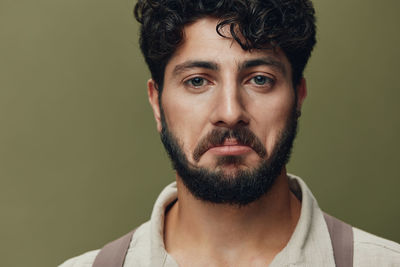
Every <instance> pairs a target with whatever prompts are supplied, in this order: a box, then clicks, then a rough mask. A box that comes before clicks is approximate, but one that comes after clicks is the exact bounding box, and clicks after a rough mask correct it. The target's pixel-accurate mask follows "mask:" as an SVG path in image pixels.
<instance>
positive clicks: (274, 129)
mask: <svg viewBox="0 0 400 267" xmlns="http://www.w3.org/2000/svg"><path fill="white" fill-rule="evenodd" d="M293 105H294V94H290V93H288V94H286V95H285V97H282V96H281V97H271V98H268V99H265V100H264V101H263V103H262V104H261V105H260V106H259V108H258V112H257V114H258V115H257V117H258V118H257V119H256V124H258V125H259V127H258V126H255V127H257V128H258V130H259V131H260V138H261V141H262V142H263V143H264V145H265V148H266V150H267V155H269V154H270V153H271V151H273V149H274V147H275V145H276V143H277V141H278V138H279V137H280V136H281V134H282V132H283V130H284V129H285V127H286V124H287V121H288V119H289V117H290V116H291V113H292V110H293Z"/></svg>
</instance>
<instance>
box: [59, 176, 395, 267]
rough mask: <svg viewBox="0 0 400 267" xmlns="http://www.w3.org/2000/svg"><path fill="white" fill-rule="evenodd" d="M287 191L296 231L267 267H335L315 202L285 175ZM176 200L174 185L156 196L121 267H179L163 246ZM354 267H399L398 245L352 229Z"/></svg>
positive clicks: (77, 265)
mask: <svg viewBox="0 0 400 267" xmlns="http://www.w3.org/2000/svg"><path fill="white" fill-rule="evenodd" d="M288 177H289V184H290V189H291V190H292V192H293V193H294V194H295V195H296V196H297V197H298V198H299V199H300V200H301V214H300V218H299V221H298V223H297V225H296V228H295V230H294V232H293V234H292V236H291V238H290V240H289V242H288V243H287V245H286V246H285V247H284V248H283V250H282V251H281V252H279V253H278V254H277V255H276V256H275V258H274V259H273V261H272V262H271V264H270V265H269V266H270V267H278V266H279V267H283V266H287V267H289V266H298V267H320V266H323V267H334V266H335V262H334V258H333V250H332V244H331V240H330V237H329V232H328V228H327V226H326V223H325V219H324V216H323V213H322V211H321V209H320V208H319V207H318V204H317V201H316V200H315V198H314V196H313V195H312V193H311V191H310V190H309V189H308V187H307V186H306V184H305V183H304V182H303V180H301V179H300V178H299V177H296V176H294V175H290V174H289V175H288ZM176 198H177V188H176V183H175V182H174V183H172V184H170V185H168V186H167V187H166V188H164V190H163V191H162V192H161V194H160V195H159V197H158V199H157V201H156V203H155V205H154V208H153V212H152V215H151V219H150V221H147V222H145V223H144V224H142V225H141V226H139V227H138V228H137V229H136V231H135V233H134V235H133V238H132V241H131V243H130V247H129V249H128V253H127V255H126V259H125V263H124V267H178V266H179V265H178V264H177V262H176V261H175V260H174V259H173V258H172V257H171V256H170V255H169V254H168V253H167V251H166V250H165V247H164V242H163V236H164V234H163V232H164V214H165V209H166V208H167V207H168V205H169V204H170V203H172V202H173V201H175V200H176ZM353 232H354V267H377V266H379V267H386V266H390V267H392V266H393V267H399V266H400V245H399V244H397V243H395V242H392V241H389V240H386V239H383V238H380V237H377V236H374V235H372V234H369V233H366V232H364V231H362V230H359V229H357V228H354V227H353ZM98 252H99V250H95V251H90V252H87V253H85V254H83V255H81V256H78V257H75V258H72V259H69V260H67V261H66V262H64V263H63V264H61V265H60V267H89V266H92V264H93V261H94V259H95V257H96V255H97V253H98Z"/></svg>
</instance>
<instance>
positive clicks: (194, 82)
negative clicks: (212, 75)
mask: <svg viewBox="0 0 400 267" xmlns="http://www.w3.org/2000/svg"><path fill="white" fill-rule="evenodd" d="M186 83H188V84H189V85H191V86H194V87H200V86H203V85H204V84H205V83H206V80H205V79H204V78H201V77H194V78H192V79H190V80H188V81H187V82H186Z"/></svg>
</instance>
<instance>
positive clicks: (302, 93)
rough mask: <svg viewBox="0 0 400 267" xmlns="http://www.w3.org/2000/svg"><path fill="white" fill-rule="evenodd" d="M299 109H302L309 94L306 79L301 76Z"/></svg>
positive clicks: (298, 93) (298, 86) (298, 87)
mask: <svg viewBox="0 0 400 267" xmlns="http://www.w3.org/2000/svg"><path fill="white" fill-rule="evenodd" d="M296 89H297V103H296V104H297V111H300V110H301V107H302V105H303V102H304V100H305V98H306V96H307V85H306V80H305V79H304V78H301V80H300V83H299V84H298V85H297V88H296Z"/></svg>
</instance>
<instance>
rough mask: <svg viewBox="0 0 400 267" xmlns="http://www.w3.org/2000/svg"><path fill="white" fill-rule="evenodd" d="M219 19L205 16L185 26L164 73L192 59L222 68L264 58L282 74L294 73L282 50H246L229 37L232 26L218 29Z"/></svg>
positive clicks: (238, 67) (170, 71) (168, 72)
mask: <svg viewBox="0 0 400 267" xmlns="http://www.w3.org/2000/svg"><path fill="white" fill-rule="evenodd" d="M217 24H218V19H215V18H208V17H207V18H202V19H199V20H197V21H196V22H194V23H192V24H190V25H187V26H185V27H184V31H183V40H182V43H181V45H180V46H179V47H178V48H177V49H176V51H175V53H174V54H173V56H172V57H171V59H170V60H169V62H168V64H167V66H166V69H165V75H166V76H167V75H168V74H172V73H173V72H174V70H176V66H180V65H184V64H186V63H188V62H189V63H190V62H196V61H201V62H212V63H213V65H214V66H215V67H216V68H214V69H216V70H220V69H222V68H224V67H230V68H233V67H235V68H236V69H240V67H241V66H244V64H245V62H249V61H254V60H260V59H262V60H264V61H265V62H267V63H271V64H270V65H271V66H275V67H278V68H280V71H281V72H282V73H283V74H285V75H286V74H287V75H289V76H291V68H290V63H289V61H288V60H287V58H286V56H285V54H284V53H283V52H282V50H281V49H279V48H276V49H271V48H267V49H255V50H251V51H246V50H244V49H242V48H241V47H240V45H239V44H238V43H237V42H236V41H235V40H234V39H233V38H230V36H231V35H230V32H229V26H227V27H225V28H222V29H221V33H222V34H223V35H224V36H226V37H223V36H221V35H219V34H218V33H217V31H216V27H217Z"/></svg>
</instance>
